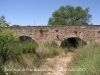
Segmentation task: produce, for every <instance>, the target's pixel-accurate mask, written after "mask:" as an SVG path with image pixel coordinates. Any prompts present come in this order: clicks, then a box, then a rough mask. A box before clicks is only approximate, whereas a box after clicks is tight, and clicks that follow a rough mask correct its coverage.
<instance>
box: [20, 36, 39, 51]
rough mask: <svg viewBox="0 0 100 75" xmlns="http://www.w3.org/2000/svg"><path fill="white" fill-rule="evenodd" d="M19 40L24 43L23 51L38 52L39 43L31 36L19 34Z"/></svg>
mask: <svg viewBox="0 0 100 75" xmlns="http://www.w3.org/2000/svg"><path fill="white" fill-rule="evenodd" d="M19 41H20V43H21V44H22V48H21V49H22V53H36V51H35V50H36V48H37V47H38V43H37V42H35V41H34V40H33V39H32V38H31V37H29V36H19Z"/></svg>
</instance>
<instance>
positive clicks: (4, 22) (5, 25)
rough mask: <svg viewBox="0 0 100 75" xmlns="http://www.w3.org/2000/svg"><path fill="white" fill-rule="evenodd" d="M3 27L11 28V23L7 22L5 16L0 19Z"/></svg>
mask: <svg viewBox="0 0 100 75" xmlns="http://www.w3.org/2000/svg"><path fill="white" fill-rule="evenodd" d="M1 26H3V27H7V26H9V23H7V22H6V20H5V16H4V15H3V16H1V17H0V27H1Z"/></svg>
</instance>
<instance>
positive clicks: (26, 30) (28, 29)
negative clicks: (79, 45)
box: [9, 26, 100, 45]
mask: <svg viewBox="0 0 100 75" xmlns="http://www.w3.org/2000/svg"><path fill="white" fill-rule="evenodd" d="M9 28H10V29H11V30H13V32H14V33H15V34H17V35H18V36H29V37H31V38H32V39H34V40H35V41H36V42H37V43H38V44H43V43H45V42H50V41H52V40H54V41H55V42H56V43H57V44H58V45H60V44H61V42H62V41H63V40H64V39H67V38H71V37H78V38H80V39H82V40H84V41H85V42H87V43H88V44H89V43H90V41H91V40H95V41H98V42H100V26H12V27H9Z"/></svg>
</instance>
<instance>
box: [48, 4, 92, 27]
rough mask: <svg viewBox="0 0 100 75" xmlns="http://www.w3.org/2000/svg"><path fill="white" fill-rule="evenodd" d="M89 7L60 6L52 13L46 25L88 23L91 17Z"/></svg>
mask: <svg viewBox="0 0 100 75" xmlns="http://www.w3.org/2000/svg"><path fill="white" fill-rule="evenodd" d="M89 9H90V8H86V9H82V7H80V6H77V7H73V6H70V5H67V6H65V7H64V6H61V7H60V8H59V9H58V10H56V11H55V12H53V13H52V17H50V18H49V21H48V25H88V24H89V23H90V20H91V18H92V15H90V14H89Z"/></svg>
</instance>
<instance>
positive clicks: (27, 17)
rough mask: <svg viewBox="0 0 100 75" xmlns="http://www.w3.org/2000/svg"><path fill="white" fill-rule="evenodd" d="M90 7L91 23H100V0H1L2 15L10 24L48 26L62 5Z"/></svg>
mask: <svg viewBox="0 0 100 75" xmlns="http://www.w3.org/2000/svg"><path fill="white" fill-rule="evenodd" d="M66 5H71V6H74V7H77V6H81V7H82V8H83V9H85V8H87V7H89V8H90V12H89V14H91V15H92V19H91V23H93V25H100V0H0V16H2V15H4V16H5V20H6V21H7V22H10V25H15V24H16V25H20V26H28V25H30V26H46V25H47V24H48V20H49V18H50V17H52V13H53V12H54V11H55V10H57V9H58V8H59V7H60V6H66Z"/></svg>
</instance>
